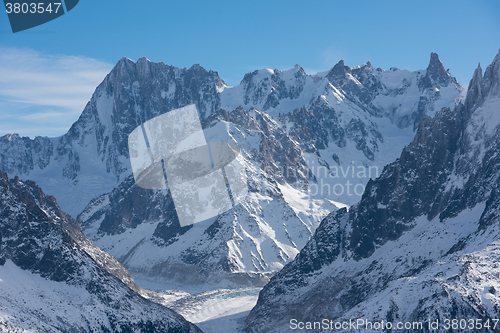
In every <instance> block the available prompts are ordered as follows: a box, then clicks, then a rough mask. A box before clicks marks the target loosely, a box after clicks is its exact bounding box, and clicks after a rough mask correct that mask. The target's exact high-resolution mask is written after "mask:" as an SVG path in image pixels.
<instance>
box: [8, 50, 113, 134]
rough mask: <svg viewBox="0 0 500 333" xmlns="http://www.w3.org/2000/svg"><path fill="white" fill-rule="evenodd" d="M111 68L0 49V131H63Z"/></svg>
mask: <svg viewBox="0 0 500 333" xmlns="http://www.w3.org/2000/svg"><path fill="white" fill-rule="evenodd" d="M112 66H113V65H112V64H109V63H106V62H103V61H99V60H96V59H92V58H87V57H79V56H67V55H53V54H44V53H40V52H36V51H34V50H32V49H20V48H5V47H0V119H1V125H0V135H3V134H6V133H13V132H17V133H19V134H20V135H25V136H30V137H34V136H36V135H47V136H59V135H61V134H64V132H65V131H66V130H67V129H68V128H69V127H70V126H71V124H72V123H73V122H74V121H75V120H76V119H77V118H78V116H79V114H80V113H81V112H82V111H83V108H84V107H85V105H86V104H87V102H88V101H89V99H90V97H91V96H92V93H93V92H94V90H95V88H96V86H97V85H98V84H99V83H100V82H101V81H102V80H103V79H104V77H105V76H106V74H107V73H108V72H109V71H110V70H111V68H112Z"/></svg>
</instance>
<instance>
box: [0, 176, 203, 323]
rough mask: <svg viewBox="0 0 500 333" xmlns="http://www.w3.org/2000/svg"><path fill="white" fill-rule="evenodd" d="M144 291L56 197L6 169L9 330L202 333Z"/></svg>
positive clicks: (2, 272)
mask: <svg viewBox="0 0 500 333" xmlns="http://www.w3.org/2000/svg"><path fill="white" fill-rule="evenodd" d="M136 291H141V292H143V291H142V290H141V289H140V288H139V287H138V286H137V285H136V284H135V283H134V280H133V279H132V277H131V276H130V274H129V273H128V271H127V270H126V269H125V268H124V267H123V266H122V265H120V264H119V263H118V262H117V261H116V259H114V258H113V257H111V256H110V255H109V254H107V253H105V252H104V251H102V250H101V249H100V248H98V247H97V246H95V245H94V244H93V243H91V242H90V241H89V240H88V239H87V238H86V237H85V236H84V235H83V233H82V232H81V229H80V227H79V225H78V224H77V222H76V221H75V220H73V219H72V218H71V217H70V216H69V215H67V214H66V213H64V212H63V211H61V209H60V208H59V206H58V205H57V203H56V201H55V200H54V198H53V197H51V196H46V195H45V194H44V193H43V192H42V190H41V189H40V188H39V187H38V186H37V185H36V184H35V183H34V182H32V181H25V182H23V181H21V180H19V178H17V177H16V178H14V179H9V178H8V176H7V174H6V173H4V172H3V171H1V170H0V295H1V296H0V331H1V332H34V331H36V332H47V333H48V332H50V333H53V332H179V333H181V332H186V333H187V332H191V333H194V332H201V331H200V330H199V329H198V328H197V327H196V326H194V325H193V324H191V323H189V322H187V321H186V320H184V318H182V316H180V315H179V314H177V313H175V312H174V311H172V310H169V309H168V308H165V307H163V306H161V305H158V304H155V303H153V302H151V301H148V300H146V299H145V298H143V297H142V296H140V295H139V294H138V293H137V292H136Z"/></svg>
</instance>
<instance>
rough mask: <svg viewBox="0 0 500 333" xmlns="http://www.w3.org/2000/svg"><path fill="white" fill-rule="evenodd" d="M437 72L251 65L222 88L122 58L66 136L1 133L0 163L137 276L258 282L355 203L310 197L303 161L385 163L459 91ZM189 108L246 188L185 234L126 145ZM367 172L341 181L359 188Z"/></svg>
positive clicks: (205, 78) (202, 74) (198, 72)
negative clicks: (48, 197)
mask: <svg viewBox="0 0 500 333" xmlns="http://www.w3.org/2000/svg"><path fill="white" fill-rule="evenodd" d="M442 68H444V67H443V65H442V64H441V62H440V60H439V57H437V55H435V54H432V56H431V60H430V63H429V66H428V68H427V69H425V70H420V71H414V72H410V71H405V70H400V69H397V68H391V69H390V70H382V69H380V68H374V67H373V66H372V65H371V64H369V63H368V64H366V65H363V66H359V67H353V68H351V67H348V66H346V65H345V64H344V63H343V62H339V63H338V64H337V65H336V66H335V67H334V68H332V69H331V70H330V71H328V72H324V73H318V74H316V75H308V74H306V73H305V72H304V70H303V69H302V68H301V67H300V66H295V67H294V68H293V69H290V70H288V71H278V70H258V71H254V72H252V73H248V74H247V75H245V77H244V78H243V80H242V82H241V83H240V85H238V86H236V87H227V86H226V85H225V83H224V82H223V81H222V79H221V78H220V77H219V75H218V74H217V73H216V72H213V71H206V70H204V69H203V68H201V67H200V66H199V65H194V66H192V67H191V68H189V69H185V68H184V69H180V68H176V67H172V66H166V65H164V64H162V63H152V62H150V61H148V60H147V59H145V58H141V59H139V60H138V61H137V62H133V61H131V60H129V59H125V58H124V59H122V60H120V61H119V62H118V63H117V65H116V66H115V68H114V69H113V70H112V71H111V72H110V73H109V75H108V76H107V77H106V78H105V80H104V81H103V82H102V83H101V84H100V85H99V86H98V87H97V89H96V91H95V93H94V95H93V96H92V99H91V100H90V101H89V103H88V104H87V106H86V108H85V109H84V111H83V113H82V115H81V116H80V118H79V119H78V121H77V122H75V124H73V126H72V127H71V129H70V130H69V132H68V133H67V134H65V135H63V136H62V137H60V138H53V139H50V138H41V137H37V138H35V139H33V140H31V139H29V138H20V137H19V136H17V135H7V136H4V137H2V138H0V167H2V168H3V169H4V170H6V171H7V172H9V174H11V175H18V176H19V177H20V178H21V179H33V180H35V181H36V182H37V184H39V185H40V186H41V187H42V188H43V189H44V191H45V192H46V193H50V194H52V195H54V196H55V197H56V199H57V200H58V203H60V204H61V207H62V208H63V209H64V210H66V211H68V212H69V213H70V214H71V215H72V216H73V217H77V216H78V221H79V223H80V224H81V225H82V226H83V229H84V232H85V234H86V235H87V236H88V237H89V238H90V239H91V240H92V241H93V242H95V243H96V244H98V245H99V246H100V247H101V248H103V249H105V250H106V251H108V252H109V253H111V254H112V255H113V256H115V257H116V258H118V259H119V260H120V261H121V262H122V263H123V264H124V265H125V266H126V267H127V269H129V270H130V271H131V272H132V273H133V274H134V275H135V274H139V275H145V276H147V278H153V279H158V280H162V279H177V280H179V279H180V280H181V281H183V282H186V281H190V280H192V281H191V282H193V283H199V282H200V281H201V282H204V281H207V279H208V278H209V277H210V278H211V279H213V280H215V281H218V280H220V279H221V277H224V278H226V277H227V278H229V279H232V277H233V276H235V277H236V278H235V279H236V280H237V281H239V282H244V283H246V282H249V281H257V283H262V282H263V281H266V279H267V277H268V276H270V275H272V274H273V273H275V272H276V271H277V270H279V269H280V268H282V267H283V266H284V265H285V264H286V263H288V262H289V261H290V260H292V258H294V257H295V256H296V255H297V253H298V252H299V250H300V249H301V248H302V247H303V246H304V245H305V244H306V242H307V241H308V239H309V238H310V237H311V236H312V234H313V233H314V230H315V229H316V227H317V226H318V224H319V222H320V221H321V219H323V218H324V217H325V216H326V215H327V214H328V213H330V212H331V211H333V210H335V209H336V208H337V207H341V206H343V205H341V204H339V202H340V203H344V204H348V205H350V204H354V203H355V202H357V201H358V200H359V199H360V195H352V194H350V195H348V194H347V192H345V193H343V194H339V195H333V194H332V195H331V196H330V197H328V198H326V199H325V197H322V196H321V195H318V196H317V197H312V198H309V194H308V192H307V190H308V189H309V188H310V186H309V185H310V184H311V182H312V183H317V184H321V179H320V178H319V176H318V175H313V174H311V173H310V172H309V170H308V169H309V167H310V165H311V163H312V164H314V165H321V166H324V167H325V168H327V169H329V172H332V170H333V169H334V168H343V170H351V169H349V168H352V170H353V169H354V168H355V167H367V166H374V167H376V168H380V170H381V169H382V166H384V165H386V164H387V163H389V162H390V161H392V160H394V158H396V157H397V154H398V153H399V152H400V151H401V149H402V148H403V147H404V146H405V145H406V144H408V143H409V142H410V141H411V139H412V137H413V136H414V130H415V126H416V124H418V122H419V121H420V119H421V118H422V117H424V116H425V115H434V113H435V112H436V111H437V110H439V109H441V107H443V106H450V107H454V105H455V104H456V102H458V101H459V100H461V98H462V97H463V95H464V91H465V90H464V89H463V88H462V87H461V85H460V84H459V83H458V82H457V81H456V79H455V78H454V77H453V76H451V75H450V74H449V73H448V72H447V71H443V70H442ZM190 104H195V105H196V108H197V110H198V111H199V115H200V119H201V122H202V124H203V128H204V133H205V136H206V137H207V141H209V142H232V143H234V144H236V145H238V146H239V147H240V148H241V154H240V155H239V156H238V160H239V161H240V163H241V164H242V165H244V166H245V168H246V169H247V171H248V186H249V189H251V191H250V195H249V196H248V197H247V199H246V200H245V201H243V202H242V203H241V205H238V206H237V207H236V209H235V210H234V211H228V212H226V213H224V214H221V215H220V216H218V217H217V219H216V221H210V222H207V223H205V224H200V225H195V226H193V227H185V228H181V227H180V225H179V222H178V220H177V219H176V214H175V212H174V210H173V208H174V206H173V201H172V197H171V195H170V193H169V191H168V190H165V191H153V190H143V189H141V188H138V187H137V186H136V185H135V184H134V181H133V178H132V176H131V175H132V171H131V167H130V161H129V156H128V147H127V139H128V135H129V134H130V133H131V132H132V131H133V130H134V129H135V128H137V126H139V125H141V124H142V123H144V122H145V121H148V120H150V119H152V118H154V117H156V116H158V115H161V114H164V113H166V112H168V111H171V110H172V109H176V108H179V107H183V106H186V105H190ZM349 174H350V173H349ZM377 175H378V173H377V174H375V175H373V177H375V176H377ZM353 177H354V176H353ZM369 178H370V177H369V176H364V177H360V178H359V179H358V178H356V179H348V181H351V182H353V181H355V182H356V183H355V184H359V185H361V186H365V185H366V183H367V182H368V179H369ZM334 181H337V180H336V179H334ZM342 181H343V182H344V183H345V180H342ZM339 182H340V180H339ZM330 185H331V184H330ZM361 192H362V191H361ZM361 192H360V193H361ZM174 268H175V269H174ZM186 277H189V279H188V278H186Z"/></svg>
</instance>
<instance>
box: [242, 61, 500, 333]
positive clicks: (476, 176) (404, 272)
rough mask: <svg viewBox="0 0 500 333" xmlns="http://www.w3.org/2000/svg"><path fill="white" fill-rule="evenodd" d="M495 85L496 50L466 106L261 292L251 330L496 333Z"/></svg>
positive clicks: (427, 124) (498, 167)
mask: <svg viewBox="0 0 500 333" xmlns="http://www.w3.org/2000/svg"><path fill="white" fill-rule="evenodd" d="M431 63H432V60H431ZM437 67H439V66H437ZM439 71H440V72H443V71H442V70H439ZM431 78H432V77H431ZM499 87H500V52H499V54H498V55H497V56H496V57H495V59H494V61H493V63H492V64H491V65H490V66H488V68H487V69H486V71H485V74H484V76H483V75H482V73H481V68H480V67H478V69H477V70H476V71H475V73H474V76H473V79H472V80H471V82H470V84H469V90H468V93H467V98H466V100H465V103H464V104H460V105H458V106H457V107H456V108H455V109H454V110H453V111H452V110H451V109H449V108H444V109H443V110H441V111H440V112H438V113H437V114H436V116H435V117H434V118H430V117H425V118H424V119H423V120H422V121H421V123H420V125H419V127H418V131H417V132H416V135H415V138H414V140H413V141H412V142H411V143H410V144H409V145H408V146H407V147H406V148H405V149H403V152H402V153H401V156H400V157H399V158H398V159H397V160H396V161H395V162H393V163H391V164H389V165H387V166H386V167H385V168H384V170H383V172H382V174H381V176H380V177H379V178H377V179H376V180H370V181H369V182H368V185H367V187H366V191H365V192H364V194H363V196H362V199H361V201H360V202H359V203H358V204H356V205H354V206H352V207H351V208H350V209H349V210H346V209H343V210H339V211H338V212H334V213H332V214H330V215H329V216H328V217H326V218H325V219H324V220H323V221H322V222H321V224H320V226H319V227H318V229H317V230H316V233H315V235H314V236H313V238H312V239H311V241H310V242H309V243H308V244H307V245H306V246H305V248H304V249H303V250H302V251H301V252H300V254H299V255H298V256H297V258H296V259H295V260H294V261H293V262H291V263H290V264H288V265H287V266H285V268H284V269H283V270H282V271H280V272H279V273H278V274H277V275H275V276H274V277H273V278H272V279H271V281H270V283H269V284H268V285H266V287H265V288H264V289H263V291H262V292H261V293H260V296H259V301H258V303H257V305H256V307H255V308H254V309H253V310H252V312H251V313H250V315H249V316H248V318H247V331H249V332H266V331H268V330H269V329H271V328H272V330H273V331H275V332H286V331H289V330H290V320H292V319H296V320H298V321H301V322H314V321H321V320H322V319H323V318H328V319H329V320H330V319H331V320H333V321H334V322H336V321H338V322H343V321H347V322H348V321H349V319H356V318H365V319H366V320H370V321H372V322H374V321H377V322H379V323H380V321H381V320H384V321H386V322H387V321H389V322H392V323H394V325H396V323H398V322H401V323H405V322H410V323H412V322H416V323H418V322H422V323H424V326H423V327H424V328H423V331H426V332H430V331H432V330H431V329H430V328H429V327H428V321H429V320H431V321H435V320H439V322H440V326H439V328H438V329H435V330H434V331H433V332H445V331H449V329H447V328H446V326H445V325H446V319H458V320H461V319H464V320H469V319H474V320H476V319H479V320H480V321H481V322H482V323H483V324H484V323H486V322H487V323H489V324H490V325H488V327H486V326H484V325H483V326H481V327H479V328H478V327H476V328H475V329H477V330H478V331H483V332H497V331H498V329H499V327H498V325H496V326H497V327H496V328H494V325H493V323H494V319H498V318H497V317H498V313H499V310H500V298H499V297H498V291H497V290H498V287H499V283H498V276H499V275H500V271H499V270H498V267H497V265H496V264H495V262H496V261H497V260H498V258H499V249H500V248H499V244H500V241H499V237H500V228H499V221H500V211H499V209H498V206H497V204H498V193H499V190H500V187H499V186H500V185H499V184H500V181H499V180H500V159H499V158H498V156H499V151H500V113H499V112H498V111H499V109H500V93H499V92H500V90H499ZM488 320H489V322H488ZM365 328H366V327H365V326H362V327H358V328H357V329H358V330H359V329H365ZM323 329H325V328H323ZM321 330H322V328H321V327H317V329H315V330H312V331H321ZM325 331H326V329H325ZM346 331H349V332H351V331H352V332H355V331H357V330H356V329H346ZM367 331H374V330H373V329H372V330H370V329H368V330H367ZM402 331H405V332H412V329H406V330H402Z"/></svg>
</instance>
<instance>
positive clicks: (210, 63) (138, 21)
mask: <svg viewBox="0 0 500 333" xmlns="http://www.w3.org/2000/svg"><path fill="white" fill-rule="evenodd" d="M499 17H500V2H499V1H498V0H491V1H485V0H479V1H461V0H455V1H439V2H436V1H384V0H379V1H375V0H372V1H368V0H366V1H315V0H309V1H294V0H288V1H280V0H268V1H246V2H244V1H239V0H232V1H177V2H173V1H152V0H150V1H130V0H105V1H102V0H100V1H97V0H82V1H80V3H79V4H78V6H77V7H75V8H74V9H73V10H72V11H71V12H69V13H67V14H66V15H63V16H62V17H60V18H58V19H56V20H54V21H51V22H49V23H46V24H44V25H42V26H39V27H36V28H33V29H30V30H27V31H25V32H19V33H16V34H13V33H12V32H11V30H10V26H9V23H8V19H7V15H6V13H4V12H3V13H0V135H3V134H5V133H12V132H18V133H20V134H21V135H27V136H31V137H33V136H35V135H48V136H58V135H62V134H64V133H65V131H66V130H67V129H68V128H69V126H70V125H71V123H72V122H74V121H75V120H76V119H77V118H78V115H79V114H80V113H81V111H82V110H83V108H84V106H85V104H86V102H87V101H88V100H89V98H90V96H91V94H92V92H93V90H94V88H95V86H96V85H97V84H98V83H99V82H100V81H101V80H102V79H103V78H104V76H105V75H106V73H107V72H108V71H109V70H110V69H111V68H112V66H113V65H114V64H115V63H116V62H117V61H118V60H119V59H120V58H121V57H128V58H131V59H134V60H135V59H137V58H139V57H142V56H146V57H147V58H149V59H150V60H152V61H158V62H159V61H162V62H164V63H166V64H169V65H174V66H178V67H190V66H191V65H193V64H194V63H199V64H201V65H202V66H203V67H205V68H206V69H213V70H216V71H218V72H219V74H220V75H221V77H222V78H223V79H224V80H225V81H226V83H228V84H229V85H236V84H238V83H239V81H240V80H241V79H242V78H243V75H244V74H245V73H246V72H249V71H252V70H254V69H259V68H265V67H268V68H278V69H287V68H290V67H293V65H295V64H299V65H301V66H302V67H304V69H305V70H306V72H309V73H311V72H316V71H322V70H327V69H329V68H331V67H332V66H333V65H334V64H335V63H337V62H338V61H339V60H341V59H343V60H344V61H345V63H346V64H347V65H349V66H356V65H361V64H363V63H365V62H366V61H368V60H369V61H370V62H371V63H372V64H373V65H374V66H376V67H381V68H384V69H389V68H390V67H398V68H404V69H409V70H416V69H423V68H425V67H426V66H427V64H428V61H429V56H430V52H437V53H438V54H439V56H440V58H441V60H442V61H443V63H444V65H445V67H446V68H449V69H450V72H451V73H452V74H453V75H455V76H456V77H457V78H458V79H459V81H460V82H461V83H462V84H463V85H464V86H467V85H468V81H469V79H470V77H471V76H472V73H473V71H474V68H475V67H476V66H477V64H478V62H481V64H482V65H483V68H484V67H485V66H486V65H488V64H489V63H490V62H491V60H492V59H493V58H494V56H495V54H496V53H497V52H498V49H499V48H500V20H499V19H498V18H499Z"/></svg>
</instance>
